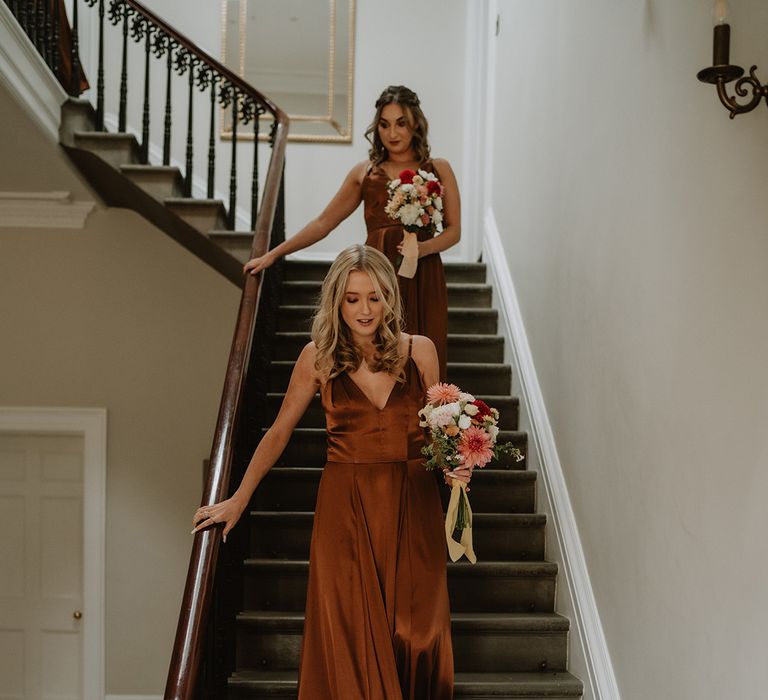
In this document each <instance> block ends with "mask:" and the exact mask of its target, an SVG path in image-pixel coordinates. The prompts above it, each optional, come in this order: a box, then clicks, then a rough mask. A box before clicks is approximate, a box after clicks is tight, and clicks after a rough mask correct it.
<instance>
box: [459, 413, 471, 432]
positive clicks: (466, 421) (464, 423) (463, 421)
mask: <svg viewBox="0 0 768 700" xmlns="http://www.w3.org/2000/svg"><path fill="white" fill-rule="evenodd" d="M470 425H472V419H471V418H470V417H469V416H462V417H461V418H459V428H461V429H462V430H466V429H467V428H468V427H469V426H470Z"/></svg>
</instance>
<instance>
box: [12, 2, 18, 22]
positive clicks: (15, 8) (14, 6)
mask: <svg viewBox="0 0 768 700" xmlns="http://www.w3.org/2000/svg"><path fill="white" fill-rule="evenodd" d="M11 12H12V13H13V16H14V17H16V18H18V16H19V0H11Z"/></svg>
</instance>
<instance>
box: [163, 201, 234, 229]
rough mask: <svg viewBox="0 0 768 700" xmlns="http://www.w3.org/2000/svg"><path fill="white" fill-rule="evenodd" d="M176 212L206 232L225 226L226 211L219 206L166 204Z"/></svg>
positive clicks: (190, 223) (193, 225)
mask: <svg viewBox="0 0 768 700" xmlns="http://www.w3.org/2000/svg"><path fill="white" fill-rule="evenodd" d="M166 206H167V207H168V208H169V209H170V210H171V211H172V212H173V213H174V214H176V215H177V216H178V217H180V218H182V219H184V221H186V222H187V223H188V224H189V225H190V226H192V227H194V228H196V229H197V230H198V231H201V232H203V233H205V232H206V231H210V230H211V229H214V228H223V227H224V226H225V222H224V213H223V211H222V210H221V207H218V206H214V205H211V206H202V205H201V206H187V205H183V204H182V205H176V204H167V205H166Z"/></svg>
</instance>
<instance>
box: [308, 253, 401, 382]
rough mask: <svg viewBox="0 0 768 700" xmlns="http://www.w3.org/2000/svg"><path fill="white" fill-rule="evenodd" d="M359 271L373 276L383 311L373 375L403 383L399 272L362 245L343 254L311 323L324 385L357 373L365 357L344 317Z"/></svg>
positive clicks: (330, 274)
mask: <svg viewBox="0 0 768 700" xmlns="http://www.w3.org/2000/svg"><path fill="white" fill-rule="evenodd" d="M354 271H359V272H366V273H368V275H369V277H370V278H371V282H373V288H374V290H375V291H376V295H377V296H378V298H379V300H380V301H381V303H382V306H383V309H382V311H383V313H382V318H381V323H380V324H379V327H378V328H377V329H376V335H375V337H374V340H373V344H374V347H375V348H376V354H375V357H374V363H373V365H371V370H372V371H373V372H386V373H387V374H391V375H392V376H393V377H395V378H396V379H397V380H398V381H403V380H404V372H403V366H402V359H403V358H402V355H401V353H400V331H401V327H402V302H401V300H400V289H399V287H398V285H397V277H396V276H395V270H394V268H393V267H392V264H391V263H390V262H389V260H388V259H387V257H386V256H385V255H383V254H382V253H380V252H379V251H378V250H376V249H375V248H371V247H369V246H366V245H359V244H357V245H352V246H350V247H349V248H345V249H344V250H342V251H341V253H340V254H339V256H338V257H337V258H336V260H334V262H333V264H332V265H331V269H330V270H329V271H328V274H327V275H326V276H325V280H323V286H322V289H321V291H320V301H319V303H318V307H317V311H316V312H315V316H314V318H313V319H312V340H313V341H314V343H315V348H316V350H315V371H316V372H317V373H318V375H319V378H320V381H321V382H322V383H323V384H325V383H326V382H327V381H328V380H329V379H333V378H334V377H338V376H339V375H340V374H343V373H344V372H354V371H355V370H356V369H357V368H358V367H360V364H361V363H362V361H363V354H362V352H361V351H360V349H359V348H358V347H357V345H356V344H355V342H354V340H353V339H352V333H351V331H350V329H349V326H347V324H346V323H345V321H344V319H343V318H342V316H341V305H342V302H343V301H344V292H345V290H346V288H347V280H348V279H349V274H350V273H351V272H354Z"/></svg>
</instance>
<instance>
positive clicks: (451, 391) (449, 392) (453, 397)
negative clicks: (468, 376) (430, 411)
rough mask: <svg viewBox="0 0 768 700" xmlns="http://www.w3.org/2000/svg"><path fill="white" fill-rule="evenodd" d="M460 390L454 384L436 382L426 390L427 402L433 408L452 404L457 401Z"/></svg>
mask: <svg viewBox="0 0 768 700" xmlns="http://www.w3.org/2000/svg"><path fill="white" fill-rule="evenodd" d="M460 393H461V389H459V387H457V386H456V385H455V384H445V383H443V382H438V383H437V384H433V385H432V386H431V387H429V389H427V401H429V403H431V404H433V405H435V406H441V405H442V404H446V403H454V402H456V401H458V400H459V394H460Z"/></svg>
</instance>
